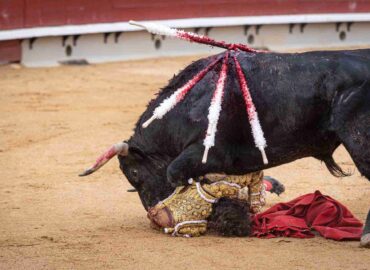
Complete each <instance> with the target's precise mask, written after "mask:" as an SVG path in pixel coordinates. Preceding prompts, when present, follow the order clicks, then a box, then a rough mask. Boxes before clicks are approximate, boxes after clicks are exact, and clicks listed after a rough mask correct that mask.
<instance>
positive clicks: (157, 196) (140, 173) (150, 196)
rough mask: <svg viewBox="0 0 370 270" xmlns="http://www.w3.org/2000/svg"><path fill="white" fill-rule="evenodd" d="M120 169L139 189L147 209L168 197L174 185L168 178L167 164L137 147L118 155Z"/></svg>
mask: <svg viewBox="0 0 370 270" xmlns="http://www.w3.org/2000/svg"><path fill="white" fill-rule="evenodd" d="M118 159H119V162H120V169H121V171H122V172H123V174H124V175H125V176H126V178H127V180H128V181H129V182H130V184H131V185H132V186H133V187H134V188H135V189H136V190H137V191H138V193H139V196H140V199H141V202H142V203H143V206H144V208H145V209H146V210H147V209H148V208H149V207H152V206H154V205H155V204H157V203H158V202H159V201H161V200H163V199H165V198H167V197H168V196H169V195H170V194H171V193H172V191H173V189H174V188H173V187H171V185H170V184H169V182H168V181H167V178H166V169H167V166H166V164H164V163H163V162H161V161H160V160H159V159H156V158H153V157H149V156H148V155H145V154H144V153H142V152H141V151H140V149H138V148H135V147H130V149H129V153H128V155H127V156H118Z"/></svg>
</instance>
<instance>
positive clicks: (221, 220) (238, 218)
mask: <svg viewBox="0 0 370 270" xmlns="http://www.w3.org/2000/svg"><path fill="white" fill-rule="evenodd" d="M208 229H210V230H212V231H215V232H217V233H218V234H219V235H222V236H229V237H230V236H239V237H240V236H250V234H251V212H250V208H249V204H248V203H247V202H246V201H242V200H239V199H230V198H221V199H220V200H219V201H218V202H216V203H214V204H213V206H212V212H211V215H210V216H209V217H208Z"/></svg>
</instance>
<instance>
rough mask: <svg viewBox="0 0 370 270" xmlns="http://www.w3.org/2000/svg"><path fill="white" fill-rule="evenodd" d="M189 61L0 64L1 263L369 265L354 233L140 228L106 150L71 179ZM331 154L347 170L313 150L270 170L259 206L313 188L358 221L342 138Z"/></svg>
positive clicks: (368, 189)
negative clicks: (341, 174)
mask: <svg viewBox="0 0 370 270" xmlns="http://www.w3.org/2000/svg"><path fill="white" fill-rule="evenodd" d="M196 58H197V57H181V58H164V59H160V60H146V61H133V62H122V63H112V64H103V65H90V66H80V67H77V66H64V67H58V68H38V69H26V68H21V67H19V66H2V67H0V91H1V99H0V110H1V118H0V134H1V135H0V170H1V174H2V177H1V180H0V181H1V182H0V183H1V185H0V269H135V270H137V269H178V270H180V269H346V270H349V269H356V270H361V269H370V250H366V249H361V248H359V247H358V243H357V242H335V241H331V240H326V239H323V238H321V237H316V238H314V239H306V240H301V239H290V238H279V239H272V240H266V239H254V238H222V237H217V236H215V235H207V236H204V237H200V238H193V239H182V238H172V237H169V236H166V235H163V234H161V233H159V232H156V231H153V230H152V229H150V228H149V223H148V220H147V218H146V213H145V211H144V209H143V207H142V206H141V203H140V201H139V198H138V195H137V194H136V193H128V192H126V190H127V189H129V188H130V185H129V184H128V182H127V181H126V179H125V177H124V176H123V175H122V174H121V172H120V171H119V168H118V161H117V160H116V159H115V160H113V161H111V163H109V164H108V165H107V166H106V167H105V168H104V169H102V170H101V171H100V172H99V173H96V174H94V175H92V176H90V177H87V178H79V177H77V174H78V173H80V172H81V171H82V170H83V169H85V168H86V167H88V166H89V165H91V164H92V162H93V161H94V160H95V158H96V157H97V154H100V153H101V152H102V151H103V150H105V148H106V147H108V146H109V145H110V144H111V143H114V142H117V141H120V140H122V139H126V138H129V136H130V135H131V134H132V129H133V127H134V124H135V122H136V120H137V118H138V117H139V115H140V114H141V113H142V112H143V111H144V109H145V106H146V104H147V102H148V101H149V100H150V99H151V98H153V97H154V94H155V93H156V92H157V91H158V89H159V88H160V87H162V86H164V85H165V84H166V82H167V81H168V79H169V78H170V77H171V76H172V75H173V74H174V73H176V72H177V71H178V70H179V69H181V68H183V67H185V66H186V65H187V64H188V63H190V62H191V61H192V60H193V59H196ZM367 150H368V149H367ZM335 157H336V159H337V161H338V162H339V163H340V165H341V166H343V167H344V168H345V169H347V170H350V171H352V172H353V175H352V176H351V177H347V178H344V179H337V178H334V177H333V176H331V175H330V174H329V172H328V171H327V170H326V168H325V166H324V165H323V164H320V162H318V161H316V160H314V159H312V158H307V159H303V160H299V161H296V162H294V163H291V164H288V165H285V166H281V167H279V168H274V169H271V170H268V171H267V172H266V173H267V174H270V175H273V176H274V177H276V178H278V179H280V180H281V181H282V182H283V183H284V184H285V186H286V188H287V191H286V193H285V194H284V195H282V196H281V197H276V196H272V195H271V196H269V197H268V206H270V205H272V204H273V203H276V202H280V201H287V200H290V199H292V198H295V197H297V196H299V195H302V194H305V193H308V192H313V191H315V190H316V189H319V190H321V191H322V192H323V193H324V194H328V195H330V196H332V197H334V198H336V199H338V200H339V201H341V202H343V203H344V204H345V205H347V206H348V207H349V208H350V210H351V211H352V212H353V213H354V214H355V215H356V216H357V217H358V218H360V219H361V220H364V219H365V216H366V214H367V210H368V207H369V205H370V183H369V182H368V181H367V180H366V179H365V178H362V177H361V176H360V174H359V172H358V171H357V170H356V168H355V167H354V164H353V162H352V160H351V158H350V157H349V155H348V154H347V152H346V151H345V150H344V148H343V147H341V148H340V149H338V150H337V152H336V153H335Z"/></svg>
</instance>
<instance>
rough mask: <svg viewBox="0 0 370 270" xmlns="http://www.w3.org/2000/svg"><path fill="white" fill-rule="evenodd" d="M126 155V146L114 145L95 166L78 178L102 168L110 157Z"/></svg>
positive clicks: (121, 143) (123, 143)
mask: <svg viewBox="0 0 370 270" xmlns="http://www.w3.org/2000/svg"><path fill="white" fill-rule="evenodd" d="M127 154H128V144H127V143H125V142H120V143H116V144H114V145H113V146H112V147H110V148H109V149H108V150H107V151H105V152H104V153H103V154H102V155H101V156H100V157H99V158H98V159H97V160H96V162H95V164H94V165H93V166H92V167H91V168H89V169H87V170H86V171H84V172H83V173H81V174H79V175H78V176H86V175H89V174H92V173H93V172H95V171H97V170H98V169H99V168H100V167H102V166H103V165H104V164H105V163H107V162H108V161H109V160H110V159H111V158H112V157H114V156H116V155H120V156H127Z"/></svg>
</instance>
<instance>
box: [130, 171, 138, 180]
mask: <svg viewBox="0 0 370 270" xmlns="http://www.w3.org/2000/svg"><path fill="white" fill-rule="evenodd" d="M131 175H132V177H134V178H137V175H138V172H137V170H135V169H134V170H132V171H131Z"/></svg>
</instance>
